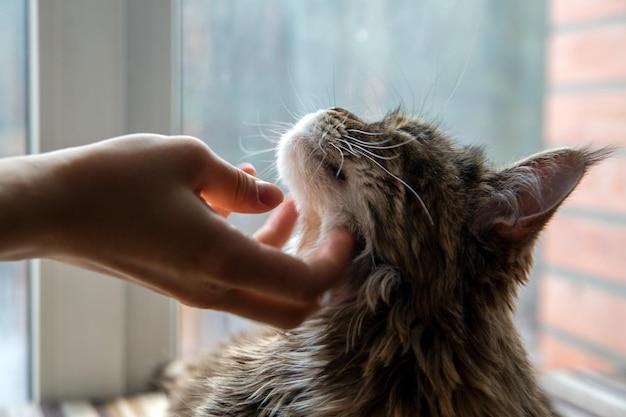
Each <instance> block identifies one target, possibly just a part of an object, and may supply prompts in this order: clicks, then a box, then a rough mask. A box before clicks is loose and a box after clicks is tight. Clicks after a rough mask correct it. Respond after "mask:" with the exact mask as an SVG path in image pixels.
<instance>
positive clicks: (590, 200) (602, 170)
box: [566, 157, 626, 256]
mask: <svg viewBox="0 0 626 417" xmlns="http://www.w3.org/2000/svg"><path fill="white" fill-rule="evenodd" d="M566 204H567V207H576V208H581V209H586V210H593V211H598V212H608V213H612V214H618V215H624V217H626V159H625V158H620V157H613V158H610V159H607V160H606V161H604V162H602V163H601V164H600V165H598V166H595V167H593V168H592V169H591V170H590V172H588V173H587V174H586V175H585V177H584V178H583V180H582V181H581V182H580V184H579V185H578V187H577V188H576V190H574V192H573V193H572V194H571V195H570V196H569V197H568V199H567V203H566ZM624 256H626V254H625V255H624Z"/></svg>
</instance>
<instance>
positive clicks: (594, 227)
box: [542, 214, 626, 334]
mask: <svg viewBox="0 0 626 417" xmlns="http://www.w3.org/2000/svg"><path fill="white" fill-rule="evenodd" d="M542 249H543V251H542V255H543V260H544V262H545V263H547V264H548V265H554V266H558V267H560V268H565V269H569V270H574V271H578V272H580V273H583V274H585V275H589V276H599V277H603V278H606V279H610V280H613V281H616V282H621V283H626V226H623V225H618V224H611V223H608V222H607V223H605V222H602V221H597V220H592V219H584V218H576V217H571V216H565V215H563V214H561V215H558V214H557V216H556V217H555V218H554V219H553V220H552V222H550V224H549V225H548V228H547V230H546V231H545V233H544V235H543V239H542ZM624 317H626V316H624ZM624 334H626V332H624Z"/></svg>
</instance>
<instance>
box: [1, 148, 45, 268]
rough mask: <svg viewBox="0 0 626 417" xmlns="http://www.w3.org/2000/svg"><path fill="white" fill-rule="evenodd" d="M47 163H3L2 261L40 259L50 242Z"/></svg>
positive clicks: (25, 158) (10, 160)
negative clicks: (45, 179)
mask: <svg viewBox="0 0 626 417" xmlns="http://www.w3.org/2000/svg"><path fill="white" fill-rule="evenodd" d="M47 166H48V161H46V158H45V157H41V156H23V157H15V158H7V159H0V260H2V261H8V260H20V259H27V258H32V257H40V256H42V254H43V248H44V247H45V245H46V243H45V241H46V240H47V239H49V238H51V236H50V233H49V230H50V229H49V227H47V225H46V221H47V220H46V219H47V217H48V215H49V214H50V210H52V208H51V207H49V205H48V204H47V203H46V202H45V200H46V198H45V194H46V189H45V187H46V181H43V178H44V177H45V176H46V174H45V173H44V171H46V170H47V169H48V167H47Z"/></svg>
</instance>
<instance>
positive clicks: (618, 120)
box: [544, 39, 626, 146]
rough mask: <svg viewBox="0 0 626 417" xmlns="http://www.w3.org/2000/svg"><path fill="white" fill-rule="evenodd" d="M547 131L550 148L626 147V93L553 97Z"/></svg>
mask: <svg viewBox="0 0 626 417" xmlns="http://www.w3.org/2000/svg"><path fill="white" fill-rule="evenodd" d="M624 45H625V46H626V39H624ZM624 56H626V50H625V51H624ZM544 129H545V138H546V142H547V143H548V144H550V145H563V144H591V143H598V144H614V145H621V146H626V91H624V90H622V91H619V90H618V91H597V92H584V93H553V94H550V95H549V96H548V97H547V99H546V104H545V127H544Z"/></svg>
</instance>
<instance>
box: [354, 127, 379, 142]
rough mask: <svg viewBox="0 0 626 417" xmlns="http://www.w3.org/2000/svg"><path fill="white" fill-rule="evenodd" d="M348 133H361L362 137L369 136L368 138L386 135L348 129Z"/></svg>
mask: <svg viewBox="0 0 626 417" xmlns="http://www.w3.org/2000/svg"><path fill="white" fill-rule="evenodd" d="M346 132H352V133H360V134H361V135H367V136H382V135H384V133H382V132H366V131H364V130H359V129H346ZM389 140H390V139H387V140H385V142H388V141H389Z"/></svg>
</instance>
